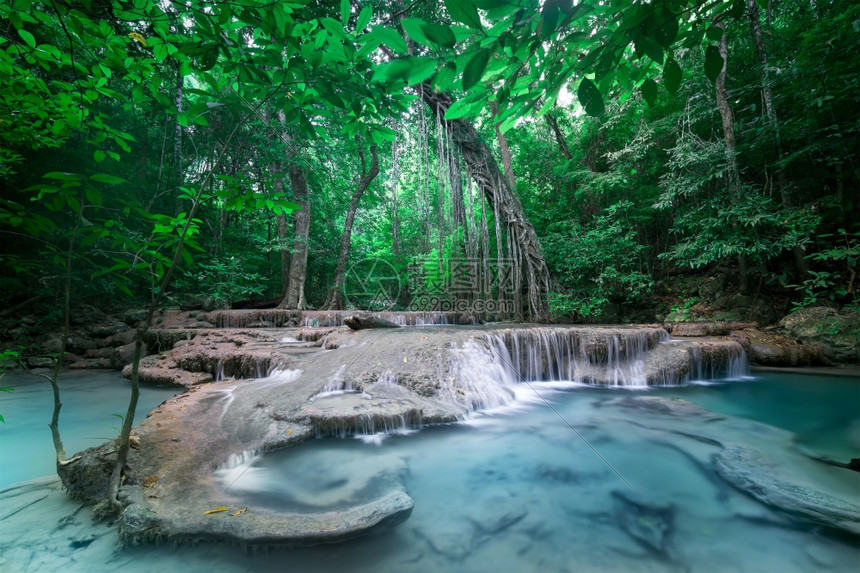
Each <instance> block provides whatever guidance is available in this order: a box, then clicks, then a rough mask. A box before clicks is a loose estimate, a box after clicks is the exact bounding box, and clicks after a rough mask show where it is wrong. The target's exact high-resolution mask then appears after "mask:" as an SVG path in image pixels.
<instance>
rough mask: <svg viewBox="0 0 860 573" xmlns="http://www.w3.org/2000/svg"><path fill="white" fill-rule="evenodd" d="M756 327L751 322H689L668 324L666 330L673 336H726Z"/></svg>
mask: <svg viewBox="0 0 860 573" xmlns="http://www.w3.org/2000/svg"><path fill="white" fill-rule="evenodd" d="M754 327H755V324H753V323H750V322H687V323H681V324H667V325H666V330H668V331H669V332H670V333H671V334H672V336H725V335H727V334H729V333H730V332H732V331H733V330H740V329H743V328H754Z"/></svg>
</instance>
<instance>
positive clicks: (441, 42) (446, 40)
mask: <svg viewBox="0 0 860 573" xmlns="http://www.w3.org/2000/svg"><path fill="white" fill-rule="evenodd" d="M422 31H423V32H424V35H425V36H427V39H428V40H430V41H431V42H433V43H434V44H436V45H437V46H442V47H445V48H453V47H454V45H455V44H456V43H457V38H456V37H454V32H452V31H451V28H449V27H448V26H442V25H440V24H424V26H423V28H422Z"/></svg>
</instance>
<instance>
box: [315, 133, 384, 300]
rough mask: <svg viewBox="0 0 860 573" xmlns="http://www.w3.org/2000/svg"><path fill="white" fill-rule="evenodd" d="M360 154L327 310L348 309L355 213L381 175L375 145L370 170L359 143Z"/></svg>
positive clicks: (371, 154)
mask: <svg viewBox="0 0 860 573" xmlns="http://www.w3.org/2000/svg"><path fill="white" fill-rule="evenodd" d="M358 154H359V157H360V159H361V174H360V175H359V178H358V184H357V185H356V186H355V191H354V192H353V194H352V199H350V201H349V210H348V211H347V213H346V221H345V222H344V225H343V235H342V236H341V238H340V254H339V255H338V258H337V268H336V269H335V273H334V283H333V284H332V287H331V290H330V291H329V294H328V299H327V300H326V303H325V306H324V308H325V309H326V310H342V309H344V308H346V300H345V298H344V292H343V286H344V282H346V263H347V261H348V260H349V247H350V244H351V243H352V225H353V223H354V222H355V213H356V211H358V202H359V201H361V196H362V195H364V191H365V190H366V189H367V188H368V186H369V185H370V183H371V182H372V181H373V180H374V179H375V178H376V176H377V175H378V174H379V157H378V156H377V153H376V144H375V143H374V144H373V145H371V146H370V157H371V159H370V169H367V165H366V161H365V158H364V152H363V151H362V149H361V142H358Z"/></svg>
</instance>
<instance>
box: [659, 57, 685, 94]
mask: <svg viewBox="0 0 860 573" xmlns="http://www.w3.org/2000/svg"><path fill="white" fill-rule="evenodd" d="M683 78H684V73H683V72H682V71H681V66H679V65H678V62H676V61H675V60H669V61H668V62H666V65H665V66H663V85H664V86H666V90H667V91H668V92H669V93H670V94H672V95H675V94H676V93H678V90H679V89H680V88H681V81H682V80H683Z"/></svg>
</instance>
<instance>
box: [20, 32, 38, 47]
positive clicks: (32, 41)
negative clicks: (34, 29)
mask: <svg viewBox="0 0 860 573" xmlns="http://www.w3.org/2000/svg"><path fill="white" fill-rule="evenodd" d="M18 35H19V36H21V39H22V40H24V43H26V44H27V45H28V46H30V47H31V48H35V47H36V38H35V37H33V34H31V33H30V32H28V31H27V30H24V29H20V30H18Z"/></svg>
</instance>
